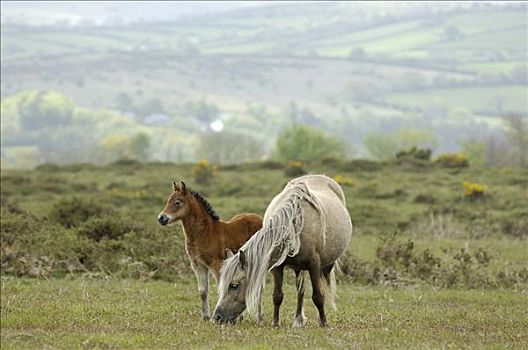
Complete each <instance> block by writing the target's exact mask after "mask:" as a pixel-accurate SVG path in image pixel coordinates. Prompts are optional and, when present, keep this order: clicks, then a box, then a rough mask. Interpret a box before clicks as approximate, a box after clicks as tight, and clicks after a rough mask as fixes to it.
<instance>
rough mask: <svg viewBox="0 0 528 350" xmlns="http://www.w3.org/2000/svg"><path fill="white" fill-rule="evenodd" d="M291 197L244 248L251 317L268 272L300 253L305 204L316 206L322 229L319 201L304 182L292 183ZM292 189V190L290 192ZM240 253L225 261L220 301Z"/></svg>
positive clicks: (248, 303) (255, 310) (257, 303)
mask: <svg viewBox="0 0 528 350" xmlns="http://www.w3.org/2000/svg"><path fill="white" fill-rule="evenodd" d="M292 185H293V186H292V187H291V193H290V195H289V196H288V197H287V198H286V199H285V200H283V204H282V205H281V206H280V207H279V208H277V209H276V210H275V211H274V212H273V213H272V214H271V216H270V217H269V219H268V220H266V221H265V222H264V226H263V227H262V228H261V229H260V230H259V231H257V233H255V234H254V235H253V236H252V237H251V238H250V239H249V240H248V241H247V242H246V243H245V244H244V245H243V246H242V247H241V248H240V250H241V251H244V253H245V256H246V260H247V269H246V270H247V271H246V305H247V308H248V312H249V313H250V314H252V315H255V314H256V313H257V309H258V305H259V304H260V302H261V299H262V290H263V288H264V285H265V282H266V272H267V271H268V270H271V269H273V268H274V267H276V266H279V265H280V264H282V263H283V262H284V260H286V258H287V257H289V256H290V257H292V256H295V255H297V254H298V253H299V248H300V246H301V239H300V234H301V231H302V229H303V225H304V211H303V208H302V201H303V200H306V201H308V202H309V203H310V204H312V205H313V206H314V208H315V209H316V210H317V211H318V212H319V215H320V217H321V222H322V227H323V228H324V227H325V224H324V220H325V219H324V214H323V211H322V207H321V204H320V202H319V200H318V199H317V198H316V197H315V196H314V195H313V194H312V193H310V191H309V190H308V187H307V186H306V184H305V183H304V182H298V183H294V184H292ZM288 190H289V189H288ZM239 257H240V253H237V254H236V255H234V256H232V257H231V258H229V259H227V260H225V261H224V263H223V265H222V270H221V277H220V283H219V286H218V294H219V298H220V299H222V298H223V296H224V295H225V294H226V293H227V290H228V286H229V283H230V281H231V279H232V278H233V275H234V273H235V270H236V268H237V266H238V265H239V261H240V260H239Z"/></svg>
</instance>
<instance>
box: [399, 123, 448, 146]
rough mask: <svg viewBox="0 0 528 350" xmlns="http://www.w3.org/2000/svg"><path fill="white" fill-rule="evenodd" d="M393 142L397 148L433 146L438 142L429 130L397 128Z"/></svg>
mask: <svg viewBox="0 0 528 350" xmlns="http://www.w3.org/2000/svg"><path fill="white" fill-rule="evenodd" d="M395 142H396V145H397V147H398V150H404V149H409V148H411V147H421V148H434V146H436V144H437V143H438V141H437V139H436V137H435V136H434V135H433V133H432V132H431V130H427V129H412V128H399V129H398V130H396V136H395Z"/></svg>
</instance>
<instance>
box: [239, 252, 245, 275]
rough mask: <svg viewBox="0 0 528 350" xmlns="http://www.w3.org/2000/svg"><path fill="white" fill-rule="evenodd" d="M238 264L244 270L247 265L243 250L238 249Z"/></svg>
mask: <svg viewBox="0 0 528 350" xmlns="http://www.w3.org/2000/svg"><path fill="white" fill-rule="evenodd" d="M238 256H239V261H240V266H241V267H242V270H245V269H246V267H247V261H246V253H244V251H243V250H239V251H238Z"/></svg>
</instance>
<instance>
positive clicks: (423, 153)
mask: <svg viewBox="0 0 528 350" xmlns="http://www.w3.org/2000/svg"><path fill="white" fill-rule="evenodd" d="M408 158H412V159H420V160H426V161H428V160H429V159H431V149H429V148H423V149H422V148H417V147H412V148H410V149H408V150H402V151H399V152H398V153H396V159H398V160H403V159H408Z"/></svg>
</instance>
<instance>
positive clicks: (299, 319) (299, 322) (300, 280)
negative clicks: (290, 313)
mask: <svg viewBox="0 0 528 350" xmlns="http://www.w3.org/2000/svg"><path fill="white" fill-rule="evenodd" d="M295 286H296V287H297V310H296V311H295V320H294V321H293V327H295V328H297V327H304V325H305V323H306V317H305V316H304V309H303V302H304V273H303V271H301V270H295Z"/></svg>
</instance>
